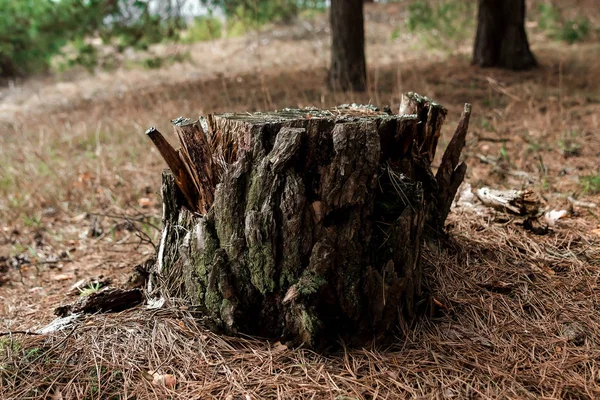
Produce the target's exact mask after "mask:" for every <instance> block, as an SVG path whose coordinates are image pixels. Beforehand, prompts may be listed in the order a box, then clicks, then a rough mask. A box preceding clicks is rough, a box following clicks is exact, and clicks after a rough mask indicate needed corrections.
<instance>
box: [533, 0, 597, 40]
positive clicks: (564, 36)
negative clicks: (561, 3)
mask: <svg viewBox="0 0 600 400" xmlns="http://www.w3.org/2000/svg"><path fill="white" fill-rule="evenodd" d="M538 28H539V29H541V30H542V31H544V32H546V33H547V34H548V36H549V37H551V38H553V39H555V40H560V41H563V42H567V43H570V44H573V43H575V42H581V41H583V40H585V39H586V37H587V36H588V34H589V33H590V20H589V19H588V18H587V17H586V16H577V17H575V18H574V19H567V20H563V17H562V15H561V13H560V11H559V10H558V9H557V8H556V7H554V6H553V5H552V3H542V4H540V5H539V6H538Z"/></svg>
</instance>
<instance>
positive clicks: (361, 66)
mask: <svg viewBox="0 0 600 400" xmlns="http://www.w3.org/2000/svg"><path fill="white" fill-rule="evenodd" d="M330 21H331V37H332V41H331V70H330V71H329V83H330V85H331V87H332V88H333V89H341V90H356V91H363V90H365V88H366V83H367V68H366V61H365V30H364V18H363V0H332V1H331V9H330Z"/></svg>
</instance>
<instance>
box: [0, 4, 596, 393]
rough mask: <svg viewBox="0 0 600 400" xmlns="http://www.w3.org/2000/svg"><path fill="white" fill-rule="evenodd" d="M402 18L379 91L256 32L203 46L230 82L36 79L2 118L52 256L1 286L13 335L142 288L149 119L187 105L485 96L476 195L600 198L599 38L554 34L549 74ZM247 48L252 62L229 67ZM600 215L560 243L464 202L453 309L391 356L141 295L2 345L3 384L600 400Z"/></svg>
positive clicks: (402, 336) (390, 20) (445, 276)
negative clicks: (333, 75)
mask: <svg viewBox="0 0 600 400" xmlns="http://www.w3.org/2000/svg"><path fill="white" fill-rule="evenodd" d="M374 9H375V8H374ZM401 16H402V14H401V13H399V14H397V15H396V14H393V13H391V12H389V13H387V12H386V13H385V18H384V17H381V16H379V17H381V18H379V17H378V16H377V15H373V16H371V17H370V19H369V20H368V21H370V22H368V24H370V25H368V28H369V27H371V28H372V29H367V32H368V34H369V35H371V38H370V39H369V40H368V43H369V46H371V47H370V50H369V66H370V84H371V87H370V89H369V91H368V92H367V93H365V94H357V93H347V94H344V93H332V92H330V91H329V90H328V89H327V88H326V87H324V85H323V82H325V77H326V70H325V62H326V61H325V60H326V58H327V52H326V51H324V50H323V49H325V50H326V45H325V47H324V48H321V47H318V48H317V50H315V48H313V47H311V46H309V45H308V44H307V42H306V41H304V42H303V41H293V40H291V41H284V42H282V43H279V44H274V42H271V43H270V44H268V45H267V46H265V50H264V51H257V52H256V54H254V53H253V54H254V56H253V57H254V58H252V60H251V62H248V63H247V65H246V60H245V57H244V56H239V55H237V56H236V55H235V54H236V51H238V50H239V49H240V48H244V46H247V45H248V43H247V42H244V41H243V40H241V39H240V41H239V43H238V42H235V43H234V44H232V45H231V46H232V47H230V48H229V53H228V52H226V51H225V52H221V53H219V51H214V52H212V53H211V52H208V53H207V51H208V48H207V47H206V46H208V45H202V46H200V47H199V49H198V50H202V51H204V53H200V54H201V55H200V56H198V57H200V58H202V61H203V62H204V63H207V64H208V63H211V60H212V61H214V63H213V64H211V67H210V68H208V70H209V72H210V74H202V73H199V75H197V76H196V75H194V71H193V68H195V67H193V66H192V67H190V66H184V67H181V68H180V67H177V66H173V67H169V68H170V69H168V70H165V71H158V72H152V73H148V72H140V71H137V72H136V71H125V72H119V73H117V74H115V76H114V77H110V76H101V77H99V78H98V79H96V78H85V79H83V80H79V81H76V82H78V83H77V84H75V85H74V87H75V88H76V89H77V90H76V92H74V93H71V91H70V89H69V88H68V87H67V89H69V90H63V89H64V88H65V87H66V86H69V84H70V83H69V82H67V83H66V84H61V83H60V82H53V83H52V84H49V83H47V82H43V83H44V85H45V86H43V89H42V90H38V89H35V88H34V89H35V90H34V89H31V87H30V86H35V85H33V84H27V83H26V84H25V85H24V86H23V92H22V93H21V94H20V95H19V96H17V97H18V99H17V100H15V101H14V103H11V104H8V105H7V103H6V101H8V100H5V101H4V104H2V105H3V108H2V110H6V109H13V108H14V110H16V112H14V113H10V115H9V117H7V118H2V120H1V121H0V127H1V128H2V130H1V132H0V257H2V256H5V257H9V256H16V255H20V254H27V255H28V256H29V257H30V258H31V260H32V262H33V264H26V265H22V266H21V268H20V269H15V268H12V267H11V269H10V271H9V274H8V276H7V277H8V279H9V281H8V283H5V284H4V285H0V315H1V316H2V327H1V328H0V330H3V331H7V330H19V329H27V328H31V327H37V326H42V325H44V324H45V323H47V322H49V321H50V320H51V318H52V316H51V310H52V308H53V307H55V306H56V305H58V304H59V303H60V302H62V301H65V300H66V299H67V295H66V294H65V292H66V289H67V288H68V287H69V286H70V285H71V284H72V283H74V282H75V281H77V280H78V279H80V278H83V277H89V276H95V275H98V274H105V275H108V276H111V277H112V278H113V280H115V281H122V280H125V279H126V275H127V273H128V271H129V268H130V267H131V266H132V265H135V264H136V263H138V262H139V261H141V260H142V259H144V258H145V257H147V256H148V255H149V254H151V253H152V252H153V249H152V247H151V246H149V245H147V244H144V243H142V244H141V246H140V245H139V244H140V241H139V239H138V238H137V237H136V230H135V229H133V228H132V227H131V224H132V223H127V221H125V220H124V219H123V218H112V217H108V216H109V215H110V216H124V215H126V216H129V217H130V218H134V221H133V225H135V226H137V228H138V229H142V231H144V232H146V233H147V234H149V235H150V236H151V237H152V238H154V239H155V238H156V235H157V234H158V232H157V231H156V230H154V229H153V228H151V225H153V224H155V222H156V221H155V218H156V217H158V216H159V214H160V198H159V195H158V193H157V192H158V188H159V180H160V171H161V169H162V168H163V167H164V165H163V162H162V160H161V159H160V156H159V155H158V153H157V152H155V151H154V149H153V147H152V146H151V144H150V143H149V142H146V139H145V138H144V137H143V134H142V133H143V131H144V130H145V129H146V128H147V127H148V126H150V125H156V126H157V127H158V128H159V130H161V131H163V132H169V131H170V127H169V126H168V121H169V120H170V119H171V118H174V117H177V116H179V115H184V116H191V117H193V116H196V115H199V114H206V113H208V112H218V111H253V110H268V109H274V108H283V107H304V106H308V105H315V106H323V107H329V106H333V105H337V104H340V103H349V102H360V103H368V102H372V103H374V104H378V105H385V104H390V105H391V106H392V109H395V108H396V107H397V106H398V103H399V100H400V93H402V92H405V91H409V90H413V91H417V92H419V93H422V94H426V95H428V96H430V97H433V98H435V99H436V100H437V101H439V102H440V103H442V104H444V105H445V106H447V107H448V108H449V110H450V112H449V119H450V121H448V122H447V124H446V126H447V127H452V126H455V125H456V121H457V120H458V117H459V115H460V111H461V110H462V105H463V103H464V102H471V103H473V117H472V120H471V127H470V131H469V135H468V138H467V140H468V142H467V148H466V153H467V156H468V164H469V171H468V173H467V180H468V181H469V182H470V183H471V184H472V186H473V187H480V186H483V185H489V186H492V187H496V188H498V187H508V188H520V187H527V188H531V189H533V190H535V191H536V192H538V193H540V194H541V195H542V196H543V197H544V198H545V199H546V201H547V203H548V206H549V207H550V208H564V207H566V206H568V205H569V203H568V201H567V197H568V196H573V197H577V198H578V199H579V200H582V201H586V202H595V203H597V204H598V203H600V193H595V192H594V191H590V190H587V191H586V190H585V187H584V185H582V182H581V179H580V178H581V177H595V176H598V175H599V174H600V164H599V163H598V158H599V156H600V141H599V140H598V138H599V137H600V117H599V116H600V97H599V96H598V93H599V90H600V79H599V78H598V75H597V71H599V70H600V56H599V54H600V53H599V49H600V48H599V47H598V45H597V44H593V43H584V44H578V45H574V46H566V45H564V44H558V43H549V42H548V41H547V39H546V38H544V37H541V36H539V37H538V36H535V37H534V38H533V48H534V51H535V53H536V56H537V57H538V60H539V61H540V63H541V68H539V69H537V70H535V71H531V72H526V73H519V74H516V73H512V72H506V71H499V70H493V69H491V70H481V69H478V68H475V67H472V66H470V65H469V61H468V49H469V44H468V43H466V44H465V46H464V47H461V48H459V49H457V50H456V51H454V52H453V53H454V54H453V55H448V54H444V53H440V52H437V53H435V55H434V56H431V53H429V52H428V53H423V52H416V51H415V50H414V49H415V44H416V43H417V42H415V41H414V40H413V41H411V40H408V39H407V40H406V42H404V41H403V40H400V41H396V42H393V43H392V42H389V41H385V40H383V41H381V37H383V36H382V35H385V32H388V33H389V32H391V31H392V30H393V29H394V28H395V25H394V24H395V22H394V18H396V19H397V18H401ZM382 21H383V22H382ZM319 35H320V36H319ZM323 35H324V34H317V35H316V36H315V37H311V39H310V41H312V40H317V41H318V40H322V37H321V36H323ZM377 35H379V36H377ZM378 38H379V39H378ZM236 40H238V39H236ZM253 40H254V39H253ZM377 40H379V41H380V42H381V43H378V42H377ZM255 42H257V41H251V43H255ZM222 45H223V46H225V47H223V48H224V49H227V47H226V46H227V45H226V44H222ZM203 46H204V47H203ZM267 47H268V49H266V48H267ZM257 48H259V49H260V46H258V47H257ZM283 48H285V49H286V50H285V51H286V52H285V53H282V54H278V53H277V52H278V51H280V50H281V49H283ZM315 51H317V53H315ZM215 54H217V55H215ZM390 54H391V55H390ZM399 54H401V55H402V56H400V55H399ZM397 55H398V56H397ZM234 56H235V57H236V58H235V60H237V61H235V62H230V63H228V64H229V67H231V68H230V69H231V71H225V69H224V66H221V67H219V65H221V64H219V63H220V62H222V60H225V59H227V57H234ZM276 57H280V59H286V60H287V61H285V62H283V61H282V62H278V59H276ZM293 57H295V58H293ZM396 57H402V58H401V59H399V58H396ZM230 59H231V58H230ZM290 60H294V63H295V65H296V66H295V67H294V68H295V69H294V68H290ZM303 60H306V61H307V62H306V63H305V64H304V61H303ZM399 61H402V62H399ZM286 62H287V63H286ZM298 65H301V66H302V68H298V67H297V66H298ZM196 67H197V66H196ZM219 72H223V73H224V74H222V75H216V74H217V73H219ZM169 76H173V79H172V80H171V79H169ZM195 76H196V77H195ZM111 78H114V79H112V81H111ZM28 85H29V86H28ZM61 85H62V86H61ZM93 85H96V86H93ZM119 85H122V86H119ZM121 89H122V90H121ZM28 90H29V92H28ZM82 93H88V94H89V93H91V94H90V96H91V97H90V99H87V100H86V99H85V97H86V96H87V95H85V96H84V95H82ZM36 96H37V97H36ZM9 97H10V96H9ZM57 100H62V102H63V103H64V104H61V103H60V102H59V103H57V104H55V102H56V101H57ZM5 106H6V107H5ZM11 107H12V108H11ZM7 115H8V114H7ZM451 133H452V132H451V128H447V130H445V131H444V132H443V137H442V140H441V144H442V145H443V143H444V140H445V141H447V140H449V138H450V135H451ZM172 138H173V139H174V137H172ZM574 149H576V151H569V150H574ZM438 154H441V151H440V152H438ZM480 160H484V161H485V162H481V161H480ZM584 179H586V178H584ZM597 210H598V209H597V208H596V209H591V208H583V207H581V208H580V207H575V214H573V215H572V216H571V217H570V218H568V219H566V220H564V221H561V222H560V223H559V226H558V227H556V228H555V229H554V231H552V232H551V233H550V234H549V235H546V236H533V235H532V234H530V233H527V232H526V231H524V230H523V229H522V227H520V226H519V225H517V224H516V223H514V222H511V221H506V220H504V221H501V220H499V219H496V220H494V217H493V215H490V214H483V215H480V214H477V213H476V212H474V211H473V210H470V209H455V210H454V212H453V213H452V214H451V216H450V223H451V228H450V233H451V237H453V238H454V239H453V242H452V244H451V245H450V246H449V247H448V248H447V249H445V250H441V253H440V254H437V253H436V252H437V251H438V250H437V249H429V250H428V251H427V252H426V256H425V261H426V266H427V275H426V276H427V287H428V289H429V291H430V293H431V295H432V296H433V297H434V298H435V300H436V302H437V303H439V304H441V306H439V305H438V309H436V310H433V311H432V315H430V316H428V317H427V318H423V319H421V320H419V321H416V323H415V325H414V326H413V327H411V329H405V330H404V332H402V333H399V339H398V344H397V346H396V347H395V348H392V349H369V350H367V349H365V350H352V351H348V352H341V353H337V352H336V353H333V354H329V355H316V354H313V353H311V352H308V351H305V350H290V349H285V348H283V347H282V346H280V345H277V344H269V343H267V342H265V341H261V340H255V339H239V338H237V339H234V338H223V337H218V336H215V335H213V334H211V333H209V332H207V331H205V330H204V329H203V328H201V327H199V326H197V325H196V324H195V323H194V322H193V319H192V318H191V316H190V315H189V314H188V313H187V312H186V311H182V310H161V311H148V310H143V309H137V310H131V311H129V312H125V313H122V314H113V315H99V316H94V317H89V318H88V319H87V320H86V321H85V323H83V324H81V325H80V326H78V327H77V328H76V329H75V330H74V331H72V332H69V331H67V332H62V333H56V334H52V335H48V336H44V337H42V336H22V335H21V336H14V337H11V336H4V337H0V349H1V350H0V398H7V399H22V398H36V399H37V398H39V399H43V398H52V396H54V399H59V398H61V397H60V396H59V395H58V394H57V393H60V394H61V395H62V398H65V399H66V398H81V399H84V398H89V399H92V398H94V399H95V398H103V399H104V398H111V397H112V398H169V397H172V398H182V399H188V398H228V396H231V397H230V398H232V399H235V398H242V399H243V398H246V397H245V396H250V398H253V399H260V398H276V397H280V398H315V399H317V398H328V399H338V400H342V399H348V398H356V399H362V398H365V399H374V398H408V397H411V398H412V397H417V398H418V397H421V398H578V399H579V398H598V397H600V375H599V372H598V368H599V366H598V362H599V361H600V351H599V350H598V349H599V348H600V347H599V346H598V345H599V343H598V339H597V338H598V337H600V336H599V333H600V332H599V325H598V324H599V322H598V321H600V311H599V310H598V304H600V299H599V298H598V296H599V292H598V279H599V271H600V250H599V249H600V247H599V244H600V243H599V242H598V235H597V234H594V233H592V230H593V229H597V228H598V226H599V224H600V219H599V218H600V215H599V214H598V211H597ZM91 212H95V213H98V214H101V215H103V216H94V215H91V214H89V213H91ZM86 214H88V215H87V216H86ZM94 220H96V223H95V224H96V225H98V226H100V227H101V228H103V230H104V233H103V234H101V235H100V237H98V238H93V237H89V236H88V235H87V232H88V231H89V230H90V229H91V227H92V225H94ZM63 252H64V253H65V257H61V259H60V261H59V262H58V263H49V264H44V263H43V261H44V260H45V259H47V257H48V256H49V255H60V254H61V253H63ZM0 262H1V258H0ZM36 262H37V263H38V264H35V263H36ZM58 276H62V277H61V279H56V278H57V277H58ZM63 278H64V279H63ZM434 303H435V302H434ZM439 307H441V308H439ZM148 370H157V371H159V372H160V373H163V374H164V373H172V374H174V375H175V376H176V377H177V380H178V384H177V386H176V388H175V390H174V391H172V392H167V391H165V389H164V388H160V387H157V386H155V385H152V384H151V383H150V382H149V381H148V380H146V379H145V378H144V377H143V376H142V372H143V371H148ZM344 396H347V397H344Z"/></svg>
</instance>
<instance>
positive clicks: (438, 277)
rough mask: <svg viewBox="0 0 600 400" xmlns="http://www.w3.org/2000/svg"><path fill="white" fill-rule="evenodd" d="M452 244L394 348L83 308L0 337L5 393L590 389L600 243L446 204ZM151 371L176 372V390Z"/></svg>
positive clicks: (525, 392) (518, 394)
mask: <svg viewBox="0 0 600 400" xmlns="http://www.w3.org/2000/svg"><path fill="white" fill-rule="evenodd" d="M455 211H456V212H455V214H454V215H453V217H452V218H451V223H454V224H455V226H454V228H453V229H452V234H453V236H454V237H455V240H454V243H453V245H452V246H451V247H450V249H449V250H445V251H442V252H441V254H434V253H432V252H431V251H429V252H427V253H426V258H425V259H426V269H427V286H428V289H429V291H430V293H431V294H432V296H434V297H435V299H436V300H437V302H438V303H439V304H441V305H442V308H439V309H438V310H437V311H436V312H435V314H434V315H433V316H430V317H429V318H423V319H421V320H419V321H417V322H416V323H415V324H414V326H412V327H410V329H405V330H404V332H399V339H398V343H397V344H396V345H395V346H394V347H393V348H390V349H363V350H352V351H339V352H334V353H331V354H327V355H318V354H314V353H312V352H310V351H307V350H301V349H300V350H291V349H287V348H286V347H285V346H283V345H281V344H279V343H269V342H267V341H263V340H256V339H245V338H228V337H221V336H217V335H214V334H212V333H210V332H209V331H207V330H205V329H203V328H202V327H200V326H198V325H197V324H196V323H195V322H194V319H193V318H192V316H191V315H190V314H188V313H187V312H185V311H181V310H174V309H173V310H160V311H150V310H143V309H138V310H131V311H128V312H125V313H122V314H116V315H99V316H93V317H89V318H88V319H87V320H85V322H83V323H81V325H79V326H78V327H76V328H75V329H74V330H72V331H66V332H61V333H56V334H51V335H48V336H27V337H22V336H15V337H11V338H6V337H5V338H3V342H2V360H3V361H2V369H0V392H1V393H4V396H5V398H15V399H17V398H18V399H25V398H49V397H50V398H51V396H52V395H54V396H55V397H54V398H60V397H56V396H58V395H57V393H60V394H61V395H62V396H63V397H62V398H81V399H84V398H89V399H92V398H102V399H106V398H181V399H190V398H202V399H205V398H206V399H207V398H216V399H223V398H240V399H245V398H252V399H267V398H282V399H293V398H315V399H331V398H334V399H376V398H531V399H539V398H573V399H585V398H589V399H593V398H598V396H600V372H599V371H598V368H599V365H598V363H599V362H600V350H599V349H600V347H599V345H600V343H599V341H598V338H599V337H600V321H599V320H598V318H597V316H598V311H597V307H598V303H599V301H600V293H599V292H598V267H599V266H600V265H599V260H600V247H598V244H599V242H598V241H597V240H596V242H593V241H592V240H591V238H588V237H587V236H586V235H584V234H583V232H585V230H586V229H588V228H589V227H588V226H578V225H579V224H580V223H577V222H573V223H572V224H569V225H568V226H565V227H564V228H562V229H559V230H558V231H557V232H555V233H553V234H552V235H549V236H545V237H542V238H536V241H535V242H534V241H532V240H531V238H530V237H529V236H528V234H527V233H525V232H524V231H523V230H522V229H519V228H518V227H516V226H515V225H514V224H507V225H505V226H503V225H500V224H497V223H493V222H491V221H489V220H490V216H489V215H488V216H478V215H477V214H475V213H474V212H473V211H472V210H470V209H458V210H455ZM147 371H157V372H158V373H160V374H173V375H174V376H175V377H176V379H177V385H176V387H175V388H174V389H172V390H168V389H166V388H164V387H160V386H156V385H153V384H152V383H151V382H150V381H149V380H147V379H146V378H144V375H145V373H146V372H147Z"/></svg>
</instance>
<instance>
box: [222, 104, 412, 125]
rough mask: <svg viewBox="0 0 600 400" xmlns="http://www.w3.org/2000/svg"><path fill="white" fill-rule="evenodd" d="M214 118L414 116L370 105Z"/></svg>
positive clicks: (272, 119) (264, 120) (250, 120)
mask: <svg viewBox="0 0 600 400" xmlns="http://www.w3.org/2000/svg"><path fill="white" fill-rule="evenodd" d="M214 117H216V118H223V119H227V120H237V121H241V122H247V123H251V124H252V123H268V122H286V121H297V120H314V119H318V120H335V121H337V120H340V119H342V120H357V119H382V118H390V119H403V118H408V119H413V118H416V116H415V115H412V114H406V115H393V114H391V113H390V112H386V111H382V110H380V109H378V108H377V107H374V106H370V105H356V104H351V105H342V106H338V107H334V108H330V109H319V108H313V107H307V108H304V109H292V108H285V109H283V110H277V111H270V112H255V113H221V114H215V115H214Z"/></svg>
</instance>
